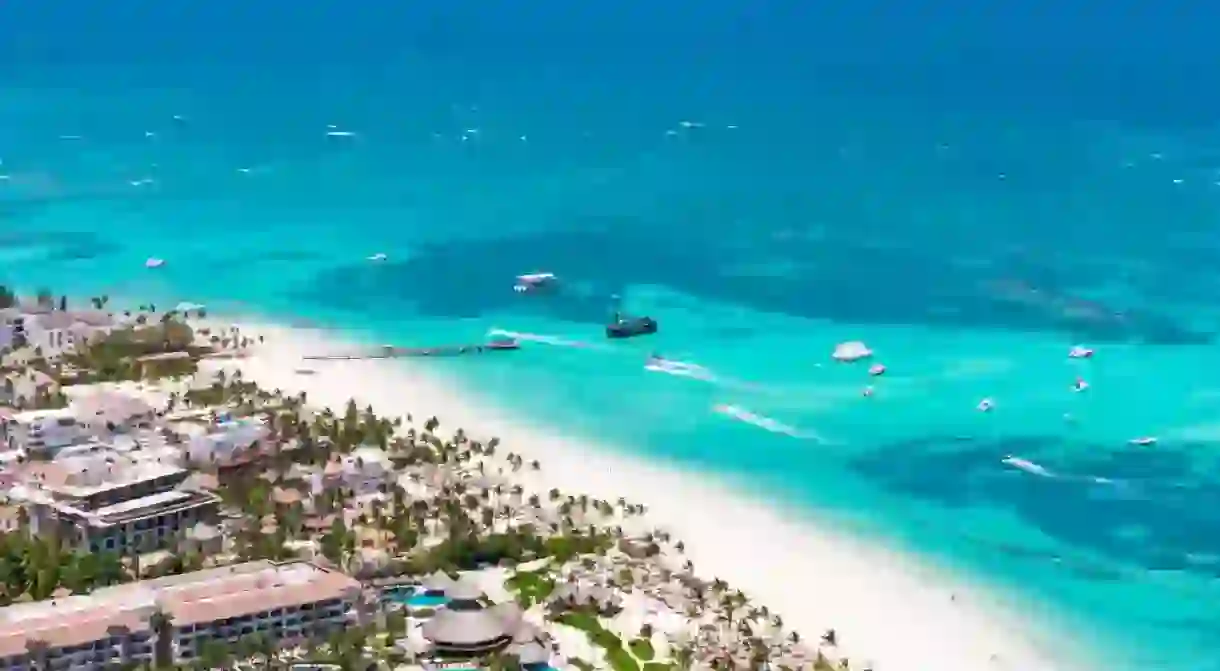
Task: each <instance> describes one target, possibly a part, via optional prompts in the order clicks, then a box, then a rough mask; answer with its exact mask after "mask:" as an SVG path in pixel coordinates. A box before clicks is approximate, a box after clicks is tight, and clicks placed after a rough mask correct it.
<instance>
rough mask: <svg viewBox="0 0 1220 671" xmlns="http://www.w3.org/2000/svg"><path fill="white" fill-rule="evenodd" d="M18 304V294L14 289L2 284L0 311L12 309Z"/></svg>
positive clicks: (0, 288)
mask: <svg viewBox="0 0 1220 671" xmlns="http://www.w3.org/2000/svg"><path fill="white" fill-rule="evenodd" d="M16 304H17V294H15V293H13V290H12V289H9V288H8V287H6V286H4V285H3V284H0V309H3V308H11V307H13V306H14V305H16Z"/></svg>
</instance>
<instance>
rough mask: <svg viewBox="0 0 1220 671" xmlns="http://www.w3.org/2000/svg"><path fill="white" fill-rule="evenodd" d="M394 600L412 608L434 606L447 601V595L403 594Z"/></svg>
mask: <svg viewBox="0 0 1220 671" xmlns="http://www.w3.org/2000/svg"><path fill="white" fill-rule="evenodd" d="M403 597H405V598H403ZM396 601H397V602H398V603H405V604H407V605H408V606H411V607H412V608H436V607H438V606H443V605H445V604H447V603H449V597H447V596H444V595H441V594H405V595H403V596H401V597H398V598H397V599H396Z"/></svg>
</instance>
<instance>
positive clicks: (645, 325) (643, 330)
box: [606, 317, 657, 338]
mask: <svg viewBox="0 0 1220 671" xmlns="http://www.w3.org/2000/svg"><path fill="white" fill-rule="evenodd" d="M656 332H657V320H655V319H653V318H652V317H626V318H622V317H620V318H618V319H616V320H615V321H614V322H613V323H611V324H607V325H606V337H607V338H634V337H635V336H641V335H648V334H650V333H656Z"/></svg>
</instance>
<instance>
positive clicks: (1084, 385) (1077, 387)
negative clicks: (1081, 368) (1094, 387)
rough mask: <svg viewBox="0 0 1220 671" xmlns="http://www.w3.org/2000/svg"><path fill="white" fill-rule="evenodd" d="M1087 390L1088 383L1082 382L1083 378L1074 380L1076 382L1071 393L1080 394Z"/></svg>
mask: <svg viewBox="0 0 1220 671" xmlns="http://www.w3.org/2000/svg"><path fill="white" fill-rule="evenodd" d="M1088 388H1089V383H1088V382H1085V381H1084V378H1083V377H1078V378H1076V382H1075V383H1074V384H1073V385H1072V391H1074V392H1076V393H1080V392H1082V391H1084V390H1085V389H1088Z"/></svg>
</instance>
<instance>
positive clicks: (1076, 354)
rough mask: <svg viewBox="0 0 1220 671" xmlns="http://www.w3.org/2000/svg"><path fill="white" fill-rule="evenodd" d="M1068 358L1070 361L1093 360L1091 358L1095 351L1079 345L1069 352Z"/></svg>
mask: <svg viewBox="0 0 1220 671" xmlns="http://www.w3.org/2000/svg"><path fill="white" fill-rule="evenodd" d="M1068 358H1069V359H1091V358H1093V350H1091V349H1089V348H1088V347H1083V346H1081V345H1077V346H1075V347H1073V348H1072V349H1070V350H1068Z"/></svg>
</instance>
